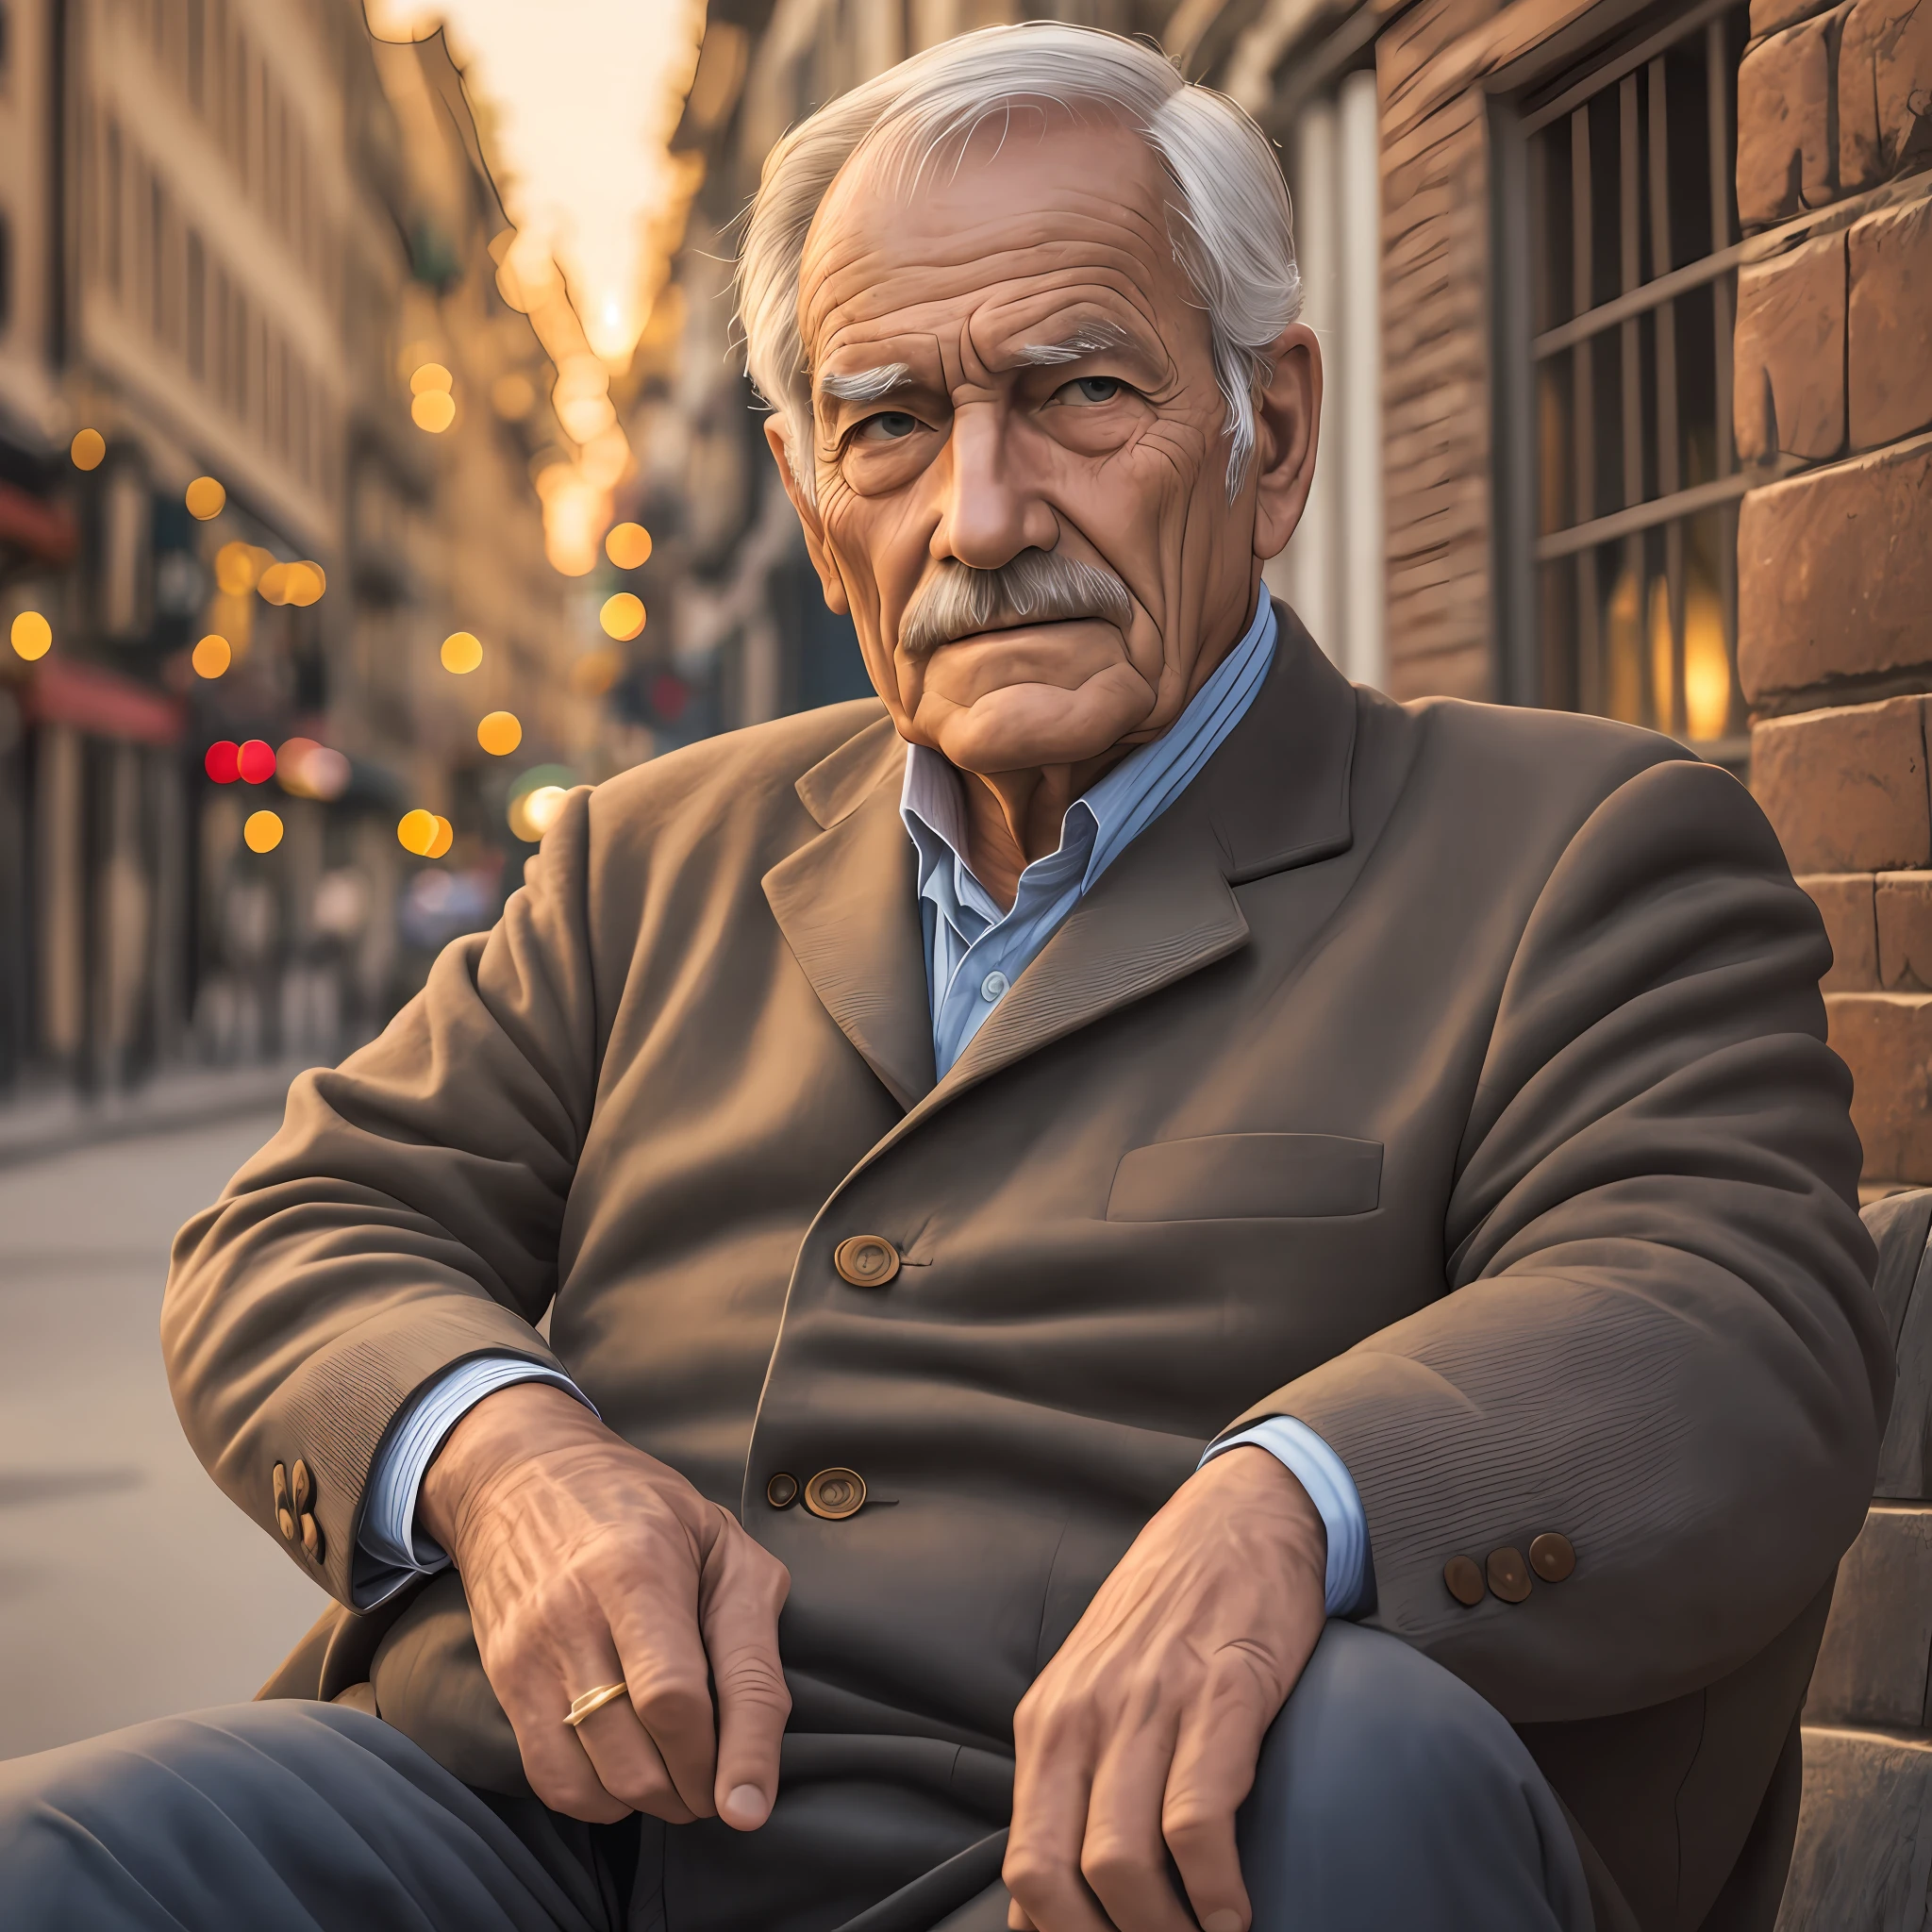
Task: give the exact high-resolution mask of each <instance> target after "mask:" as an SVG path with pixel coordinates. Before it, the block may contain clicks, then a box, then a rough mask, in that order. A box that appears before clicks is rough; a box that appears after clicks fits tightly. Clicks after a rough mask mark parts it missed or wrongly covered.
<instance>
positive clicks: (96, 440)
mask: <svg viewBox="0 0 1932 1932" xmlns="http://www.w3.org/2000/svg"><path fill="white" fill-rule="evenodd" d="M67 454H68V455H69V456H70V457H72V458H74V467H75V469H76V470H97V469H99V468H100V464H101V458H103V457H104V456H106V455H107V454H108V439H107V438H106V437H105V436H103V435H102V434H101V432H100V431H99V430H98V429H83V430H81V431H80V432H79V433H78V434H77V435H76V436H75V439H74V441H72V442H71V443H69V444H68V446H67Z"/></svg>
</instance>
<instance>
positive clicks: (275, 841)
mask: <svg viewBox="0 0 1932 1932" xmlns="http://www.w3.org/2000/svg"><path fill="white" fill-rule="evenodd" d="M242 840H243V841H244V842H245V843H246V845H247V847H248V849H249V851H251V852H273V851H274V850H275V847H276V846H277V845H279V844H280V843H281V842H282V822H281V819H280V818H279V817H278V816H277V815H276V814H275V812H272V811H252V812H250V813H249V814H248V818H247V822H246V823H245V824H243V825H242Z"/></svg>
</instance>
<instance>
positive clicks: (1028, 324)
mask: <svg viewBox="0 0 1932 1932" xmlns="http://www.w3.org/2000/svg"><path fill="white" fill-rule="evenodd" d="M1177 199H1178V196H1177V193H1176V191H1175V189H1174V183H1173V180H1172V177H1171V176H1170V175H1168V173H1167V171H1166V169H1165V167H1164V166H1163V164H1162V162H1161V160H1160V158H1159V156H1158V154H1157V153H1156V152H1155V150H1154V149H1153V148H1152V147H1151V146H1149V144H1148V142H1146V140H1145V138H1144V137H1143V136H1142V135H1141V134H1140V133H1139V132H1138V131H1137V130H1135V129H1134V128H1132V127H1130V126H1128V125H1125V124H1124V122H1122V121H1121V120H1120V119H1119V118H1118V117H1117V116H1114V115H1111V114H1108V112H1107V111H1106V110H1104V109H1094V110H1092V111H1090V112H1083V113H1080V114H1078V115H1075V114H1074V112H1073V111H1071V110H1056V111H1052V112H1046V111H1039V112H1024V111H1015V112H1013V113H1011V114H1009V115H1005V116H1002V117H1000V118H999V119H990V120H985V121H982V122H980V123H979V124H978V125H977V126H976V127H975V128H974V131H973V132H972V134H971V136H970V138H968V139H966V140H965V141H964V142H959V141H958V140H955V141H954V142H950V143H941V145H940V146H939V147H938V148H936V149H931V150H922V149H921V147H920V146H919V144H918V143H916V142H914V143H908V142H905V141H902V140H894V139H892V138H891V137H890V133H889V134H888V136H887V137H886V138H879V137H875V138H874V140H872V141H870V142H866V143H865V144H863V145H861V146H860V147H859V149H858V151H857V152H856V153H855V154H854V155H853V157H852V158H851V159H850V160H848V161H847V162H846V164H845V166H844V168H843V169H841V172H840V174H839V175H838V176H837V178H836V179H835V180H834V181H833V183H832V185H831V187H830V188H829V189H828V190H827V191H826V193H825V196H824V200H823V201H822V202H821V203H820V205H819V209H818V213H817V215H816V216H815V217H814V219H813V222H812V225H811V229H810V232H809V233H808V236H807V238H806V245H805V250H804V253H803V255H802V257H801V258H800V263H799V284H798V319H799V330H800V336H801V340H802V341H803V342H804V343H805V347H806V355H807V360H808V364H809V366H810V367H811V368H813V369H814V370H816V369H818V368H819V367H821V366H822V364H823V362H824V358H825V357H826V356H828V355H830V354H832V353H833V352H834V351H835V349H836V348H837V347H838V346H839V345H840V344H841V342H850V341H852V340H854V339H855V338H858V339H867V340H869V339H885V338H889V337H892V336H895V335H905V336H912V337H921V336H927V337H932V338H935V339H937V340H938V341H939V342H940V344H941V348H943V345H944V343H945V342H946V341H947V340H948V339H957V338H958V336H959V335H960V334H961V332H962V331H964V330H966V329H968V328H971V329H972V331H973V334H974V341H975V343H976V344H977V345H978V346H979V347H980V348H982V349H984V348H987V347H989V346H991V344H990V342H989V341H988V340H987V338H988V331H989V329H991V332H992V334H993V335H995V336H1004V335H1006V334H1008V333H1015V334H1016V338H1017V336H1024V335H1025V334H1026V333H1027V332H1028V331H1029V330H1036V329H1038V328H1040V327H1043V326H1046V325H1048V324H1049V323H1050V322H1052V321H1053V320H1055V319H1056V318H1057V317H1060V318H1063V316H1064V313H1065V311H1067V310H1068V309H1069V308H1070V307H1072V308H1091V309H1093V310H1095V311H1097V312H1098V313H1100V314H1102V315H1106V314H1108V313H1109V312H1111V314H1112V317H1113V319H1114V320H1115V321H1116V322H1117V323H1118V324H1119V325H1121V326H1123V327H1124V328H1125V329H1127V330H1129V331H1131V332H1132V333H1134V334H1137V335H1138V334H1143V333H1146V332H1149V331H1151V332H1152V333H1153V334H1154V335H1155V336H1156V337H1158V338H1160V339H1163V340H1165V339H1167V337H1168V335H1169V332H1170V330H1171V329H1178V330H1180V331H1181V332H1182V333H1184V334H1185V333H1190V332H1191V326H1192V325H1197V324H1198V322H1199V311H1198V305H1197V304H1195V303H1193V302H1192V301H1191V290H1190V288H1189V285H1188V282H1187V278H1186V275H1185V272H1184V271H1183V270H1182V269H1181V267H1180V266H1179V264H1178V263H1177V262H1176V260H1175V259H1174V242H1173V240H1172V236H1171V232H1170V227H1171V221H1172V210H1173V209H1174V207H1175V205H1176V202H1177Z"/></svg>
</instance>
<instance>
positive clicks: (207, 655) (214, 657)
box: [188, 631, 235, 677]
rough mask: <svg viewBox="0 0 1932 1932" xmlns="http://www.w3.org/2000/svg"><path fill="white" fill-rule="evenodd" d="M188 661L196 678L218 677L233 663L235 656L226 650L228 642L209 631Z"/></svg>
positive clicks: (216, 633)
mask: <svg viewBox="0 0 1932 1932" xmlns="http://www.w3.org/2000/svg"><path fill="white" fill-rule="evenodd" d="M188 661H189V662H190V663H191V664H192V665H193V666H194V675H196V676H197V677H220V676H221V675H222V674H223V673H224V672H225V671H226V670H227V668H228V666H229V665H230V664H232V663H233V662H234V661H235V654H234V652H233V651H232V650H230V649H229V648H228V641H227V639H226V638H225V637H223V636H221V635H220V634H219V633H218V632H215V631H209V632H208V636H207V637H205V638H203V639H202V641H200V643H198V644H196V645H195V647H194V650H193V653H192V656H191V657H190V658H189V659H188Z"/></svg>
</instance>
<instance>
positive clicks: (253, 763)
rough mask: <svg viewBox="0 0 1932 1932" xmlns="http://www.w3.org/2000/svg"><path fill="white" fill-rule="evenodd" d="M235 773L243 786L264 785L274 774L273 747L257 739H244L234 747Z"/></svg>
mask: <svg viewBox="0 0 1932 1932" xmlns="http://www.w3.org/2000/svg"><path fill="white" fill-rule="evenodd" d="M235 771H236V774H237V775H238V776H239V777H240V778H241V780H242V784H244V785H266V784H267V783H268V781H269V780H270V779H271V778H273V777H274V776H275V747H274V746H273V745H272V744H269V743H267V742H266V741H264V740H262V739H259V738H244V739H243V740H242V742H241V744H240V745H239V746H237V747H236V751H235Z"/></svg>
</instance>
